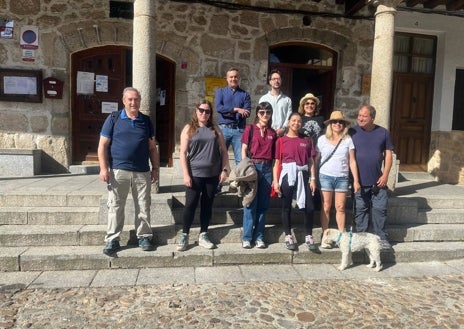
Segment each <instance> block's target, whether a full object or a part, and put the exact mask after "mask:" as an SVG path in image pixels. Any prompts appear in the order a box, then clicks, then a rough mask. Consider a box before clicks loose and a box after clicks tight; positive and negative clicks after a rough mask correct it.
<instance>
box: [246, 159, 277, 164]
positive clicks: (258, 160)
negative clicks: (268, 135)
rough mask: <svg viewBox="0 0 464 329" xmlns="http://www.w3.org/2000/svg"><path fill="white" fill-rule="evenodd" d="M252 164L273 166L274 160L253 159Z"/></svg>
mask: <svg viewBox="0 0 464 329" xmlns="http://www.w3.org/2000/svg"><path fill="white" fill-rule="evenodd" d="M251 162H253V163H256V164H271V163H272V160H266V159H251Z"/></svg>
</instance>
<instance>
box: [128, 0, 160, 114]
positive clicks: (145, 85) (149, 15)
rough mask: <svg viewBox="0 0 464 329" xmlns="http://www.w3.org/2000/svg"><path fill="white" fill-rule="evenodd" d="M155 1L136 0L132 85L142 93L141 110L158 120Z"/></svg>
mask: <svg viewBox="0 0 464 329" xmlns="http://www.w3.org/2000/svg"><path fill="white" fill-rule="evenodd" d="M155 30H156V29H155V1H152V0H135V1H134V25H133V49H132V54H133V64H132V86H133V87H135V88H137V89H138V90H139V91H140V93H141V94H142V105H141V106H140V111H141V112H142V113H144V114H147V115H149V116H150V117H151V119H152V120H153V122H155V120H156V51H154V49H155Z"/></svg>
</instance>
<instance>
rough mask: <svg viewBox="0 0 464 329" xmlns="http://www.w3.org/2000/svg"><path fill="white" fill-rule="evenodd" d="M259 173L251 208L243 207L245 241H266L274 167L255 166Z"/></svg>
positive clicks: (243, 238)
mask: <svg viewBox="0 0 464 329" xmlns="http://www.w3.org/2000/svg"><path fill="white" fill-rule="evenodd" d="M255 167H256V171H257V172H258V190H257V193H256V196H255V198H254V199H253V201H252V202H251V204H250V206H249V207H243V236H242V240H243V241H250V242H252V241H256V240H264V230H265V227H266V211H267V210H268V208H269V199H270V197H269V194H270V192H271V182H272V165H271V164H255Z"/></svg>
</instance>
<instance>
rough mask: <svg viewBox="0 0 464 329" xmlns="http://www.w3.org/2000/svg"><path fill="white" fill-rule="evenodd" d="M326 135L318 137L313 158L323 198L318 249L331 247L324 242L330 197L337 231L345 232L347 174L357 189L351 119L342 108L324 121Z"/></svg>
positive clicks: (358, 186)
mask: <svg viewBox="0 0 464 329" xmlns="http://www.w3.org/2000/svg"><path fill="white" fill-rule="evenodd" d="M324 123H325V125H326V126H327V129H326V132H325V135H322V136H320V137H319V139H318V142H317V146H316V151H317V155H316V160H317V162H318V163H319V165H318V168H319V182H320V189H321V197H322V210H321V227H322V232H323V235H322V242H321V248H325V249H330V248H331V247H332V245H331V244H330V243H329V242H328V241H327V239H326V234H327V229H328V228H329V221H330V209H331V208H332V197H333V196H334V195H335V220H336V222H337V227H338V230H339V231H340V232H343V231H345V219H346V213H345V206H346V194H347V192H348V190H349V180H350V179H349V174H350V171H351V174H352V176H353V189H354V192H357V191H358V190H359V189H360V188H361V186H360V185H359V178H358V168H357V165H356V158H355V152H354V144H353V141H352V139H351V137H350V136H349V135H348V126H349V125H350V122H349V121H348V120H346V119H345V116H344V115H343V113H342V112H341V111H336V110H335V111H333V112H332V114H331V115H330V119H329V120H326V121H325V122H324Z"/></svg>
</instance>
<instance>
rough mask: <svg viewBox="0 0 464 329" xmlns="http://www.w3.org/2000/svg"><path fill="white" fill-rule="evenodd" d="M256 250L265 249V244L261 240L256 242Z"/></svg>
mask: <svg viewBox="0 0 464 329" xmlns="http://www.w3.org/2000/svg"><path fill="white" fill-rule="evenodd" d="M256 248H259V249H264V248H266V244H265V243H264V241H263V240H256Z"/></svg>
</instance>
